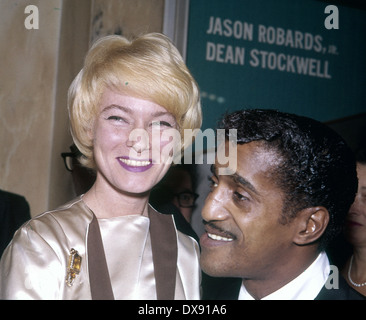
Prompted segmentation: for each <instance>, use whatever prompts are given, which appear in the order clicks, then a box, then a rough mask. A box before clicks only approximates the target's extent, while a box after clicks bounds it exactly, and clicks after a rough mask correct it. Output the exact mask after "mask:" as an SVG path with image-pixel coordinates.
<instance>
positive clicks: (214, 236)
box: [207, 233, 234, 242]
mask: <svg viewBox="0 0 366 320" xmlns="http://www.w3.org/2000/svg"><path fill="white" fill-rule="evenodd" d="M207 236H208V237H209V238H211V239H213V240H218V241H228V242H229V241H233V240H234V239H232V238H225V237H222V236H218V235H217V234H213V233H207Z"/></svg>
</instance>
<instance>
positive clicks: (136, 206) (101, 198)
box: [83, 181, 150, 219]
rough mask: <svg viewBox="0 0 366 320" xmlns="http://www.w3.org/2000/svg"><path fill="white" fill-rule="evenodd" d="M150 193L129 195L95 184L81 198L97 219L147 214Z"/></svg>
mask: <svg viewBox="0 0 366 320" xmlns="http://www.w3.org/2000/svg"><path fill="white" fill-rule="evenodd" d="M149 194H150V192H146V193H143V194H129V193H124V192H122V191H119V190H116V189H114V188H112V187H106V186H105V185H103V186H101V185H99V184H98V183H97V181H96V182H95V183H94V185H93V186H92V187H91V189H90V190H89V191H88V192H87V193H85V195H84V196H83V201H84V202H85V204H86V205H87V206H88V207H89V208H90V209H91V210H92V211H93V212H94V214H95V215H96V217H97V218H98V219H106V218H113V217H118V216H124V215H133V214H135V215H143V214H145V215H146V214H147V210H148V202H149Z"/></svg>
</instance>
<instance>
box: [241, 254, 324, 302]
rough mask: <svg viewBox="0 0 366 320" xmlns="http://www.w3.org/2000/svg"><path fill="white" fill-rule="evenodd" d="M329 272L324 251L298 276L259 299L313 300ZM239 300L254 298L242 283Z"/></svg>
mask: <svg viewBox="0 0 366 320" xmlns="http://www.w3.org/2000/svg"><path fill="white" fill-rule="evenodd" d="M329 273H330V264H329V260H328V257H327V255H326V253H325V252H321V253H320V254H319V255H318V257H317V258H316V259H315V261H314V262H313V263H312V264H311V265H310V266H309V267H308V268H307V269H306V270H305V271H304V272H303V273H301V274H300V275H299V276H298V277H296V278H295V279H293V280H292V281H290V282H289V283H287V284H286V285H284V286H283V287H282V288H280V289H278V290H277V291H275V292H272V293H270V294H269V295H267V296H265V297H263V298H262V299H261V300H314V299H315V298H316V296H317V295H318V294H319V292H320V290H321V289H322V288H323V286H324V285H325V283H326V281H327V279H328V277H329ZM238 299H239V300H254V298H253V297H252V296H251V295H250V294H249V292H248V291H247V290H246V289H245V286H244V284H242V286H241V288H240V293H239V298H238Z"/></svg>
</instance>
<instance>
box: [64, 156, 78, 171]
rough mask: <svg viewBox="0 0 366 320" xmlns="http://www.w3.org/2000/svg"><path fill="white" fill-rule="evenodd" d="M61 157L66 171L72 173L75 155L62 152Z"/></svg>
mask: <svg viewBox="0 0 366 320" xmlns="http://www.w3.org/2000/svg"><path fill="white" fill-rule="evenodd" d="M61 157H62V158H63V159H64V164H65V167H66V170H67V171H70V172H72V170H73V169H74V164H73V158H75V154H74V153H73V152H63V153H61Z"/></svg>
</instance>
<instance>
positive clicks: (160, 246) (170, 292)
mask: <svg viewBox="0 0 366 320" xmlns="http://www.w3.org/2000/svg"><path fill="white" fill-rule="evenodd" d="M148 215H149V218H150V237H151V247H152V256H153V264H154V273H155V282H156V294H157V298H158V299H159V300H172V299H174V293H175V279H176V272H177V256H178V248H177V235H176V231H175V226H174V222H173V218H172V216H171V215H163V214H160V213H158V212H157V211H155V210H154V209H153V208H152V207H150V206H149V210H148ZM87 251H88V255H87V256H88V268H89V280H90V288H91V294H92V299H93V300H114V295H113V290H112V285H111V281H110V277H109V272H108V266H107V262H106V258H105V253H104V248H103V242H102V237H101V234H100V228H99V224H98V219H97V218H96V216H95V215H94V213H93V219H92V221H91V223H90V224H89V231H88V236H87Z"/></svg>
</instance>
